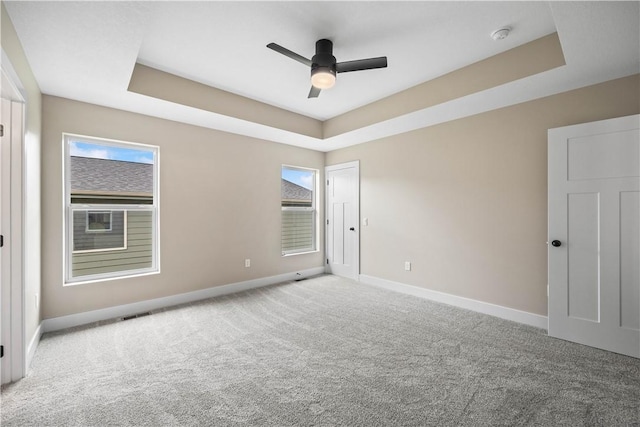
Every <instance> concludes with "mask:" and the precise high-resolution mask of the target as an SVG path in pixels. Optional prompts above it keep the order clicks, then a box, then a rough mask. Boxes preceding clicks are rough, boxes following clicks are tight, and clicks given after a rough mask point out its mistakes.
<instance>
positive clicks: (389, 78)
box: [4, 1, 640, 151]
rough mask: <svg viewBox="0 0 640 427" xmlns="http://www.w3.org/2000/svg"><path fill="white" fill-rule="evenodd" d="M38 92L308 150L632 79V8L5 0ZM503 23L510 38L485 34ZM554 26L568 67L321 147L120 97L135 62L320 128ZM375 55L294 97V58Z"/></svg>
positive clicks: (635, 25) (639, 41)
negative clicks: (324, 41)
mask: <svg viewBox="0 0 640 427" xmlns="http://www.w3.org/2000/svg"><path fill="white" fill-rule="evenodd" d="M4 3H5V5H6V8H7V11H8V12H9V15H10V17H11V19H12V21H13V24H14V26H15V28H16V31H17V33H18V36H19V38H20V40H21V42H22V44H23V47H24V50H25V53H26V55H27V58H28V60H29V63H30V65H31V68H32V70H33V72H34V74H35V77H36V79H37V81H38V83H39V85H40V89H41V91H42V92H43V93H45V94H49V95H55V96H60V97H65V98H70V99H75V100H79V101H84V102H89V103H93V104H97V105H104V106H108V107H113V108H119V109H123V110H128V111H133V112H139V113H143V114H148V115H151V116H157V117H163V118H168V119H171V120H177V121H183V122H186V123H191V124H195V125H199V126H205V127H210V128H215V129H221V130H224V131H229V132H234V133H240V134H244V135H249V136H255V137H258V138H262V139H269V140H273V141H276V142H283V143H289V144H293V145H298V146H303V147H307V148H312V149H317V150H321V151H329V150H332V149H336V148H340V147H344V146H348V145H352V144H356V143H360V142H364V141H368V140H371V139H376V138H379V137H382V136H386V135H392V134H396V133H400V132H405V131H407V130H411V129H415V128H419V127H423V126H428V125H432V124H436V123H440V122H443V121H446V120H451V119H455V118H458V117H463V116H465V115H470V114H476V113H478V112H482V111H487V110H490V109H493V108H499V107H501V106H505V105H510V104H513V103H518V102H523V101H527V100H530V99H535V98H538V97H541V96H547V95H551V94H554V93H558V92H562V91H566V90H570V89H574V88H578V87H582V86H585V85H589V84H595V83H599V82H602V81H606V80H611V79H614V78H618V77H623V76H626V75H630V74H635V73H638V72H640V30H639V27H640V8H639V4H640V3H639V2H637V1H633V2H622V3H614V2H422V1H410V2H395V1H394V2H363V1H351V2H345V1H342V2H298V1H293V2H284V1H283V2H246V1H238V2H217V1H208V2H205V1H202V2H179V1H178V2H172V1H161V2H130V1H118V2H92V1H84V2H11V1H6V2H4ZM502 26H511V27H512V28H513V31H512V33H511V35H510V36H509V37H508V38H507V39H505V40H502V41H497V42H496V41H493V40H492V39H491V38H490V34H491V32H492V31H493V30H495V29H497V28H500V27H502ZM554 31H557V32H558V34H559V37H560V41H561V44H562V47H563V51H564V54H565V58H566V61H567V65H566V66H565V67H561V68H559V69H555V70H551V71H548V72H545V73H541V74H538V75H535V76H532V77H529V78H526V79H521V80H518V81H515V82H512V83H509V84H506V85H503V86H500V87H497V88H493V89H490V90H487V91H483V92H480V93H477V94H474V95H470V96H468V97H464V98H460V99H457V100H453V101H450V102H448V103H445V104H441V105H437V106H434V107H431V108H427V109H425V110H421V111H418V112H415V113H412V114H409V115H406V116H402V117H398V118H396V119H393V120H389V121H387V122H384V123H381V124H377V125H373V126H369V127H366V128H362V129H358V130H356V131H353V132H349V133H347V134H343V135H339V136H337V137H334V138H330V139H325V140H322V139H316V138H311V137H307V136H302V135H297V134H292V133H291V132H287V131H283V130H279V129H274V128H270V127H268V126H265V125H260V124H255V123H248V122H246V121H242V120H239V119H234V118H231V117H226V116H222V115H219V114H215V113H211V112H206V111H201V110H197V109H195V108H191V107H185V106H182V105H178V104H174V103H170V102H167V101H162V100H157V99H153V98H150V97H145V96H143V95H139V94H136V93H131V92H128V91H127V86H128V84H129V79H130V77H131V72H132V70H133V66H134V64H135V63H136V62H139V63H142V64H144V65H149V66H151V67H154V68H157V69H160V70H163V71H167V72H170V73H173V74H177V75H179V76H182V77H186V78H189V79H192V80H196V81H198V82H201V83H204V84H207V85H210V86H213V87H216V88H219V89H223V90H226V91H229V92H233V93H235V94H238V95H242V96H245V97H249V98H253V99H256V100H258V101H261V102H264V103H267V104H271V105H274V106H277V107H280V108H284V109H287V110H290V111H293V112H296V113H301V114H304V115H306V116H309V117H313V118H316V119H319V120H326V119H329V118H331V117H334V116H336V115H339V114H342V113H345V112H347V111H350V110H352V109H355V108H357V107H360V106H362V105H366V104H368V103H371V102H373V101H375V100H378V99H381V98H384V97H386V96H389V95H391V94H394V93H396V92H399V91H401V90H404V89H407V88H410V87H412V86H415V85H417V84H419V83H422V82H425V81H428V80H431V79H433V78H435V77H438V76H440V75H443V74H446V73H447V72H450V71H453V70H456V69H459V68H461V67H463V66H465V65H469V64H471V63H474V62H477V61H478V60H481V59H485V58H487V57H490V56H493V55H495V54H497V53H500V52H503V51H505V50H508V49H511V48H513V47H516V46H519V45H521V44H524V43H526V42H529V41H532V40H534V39H537V38H539V37H541V36H544V35H547V34H549V33H552V32H554ZM320 38H329V39H331V40H332V41H333V42H334V55H335V56H336V58H337V60H338V61H339V62H340V61H348V60H353V59H361V58H368V57H375V56H383V55H384V56H387V57H388V61H389V67H388V68H386V69H380V70H368V71H361V72H354V73H345V74H340V75H339V76H338V81H337V83H336V86H335V87H334V88H332V89H330V90H325V91H323V92H322V94H321V95H320V97H319V98H317V99H307V93H308V91H309V86H310V84H309V70H308V68H306V67H305V66H303V65H302V64H300V63H298V62H295V61H293V60H291V59H289V58H287V57H285V56H282V55H280V54H278V53H276V52H274V51H272V50H270V49H267V48H266V45H267V44H268V43H269V42H276V43H278V44H280V45H282V46H284V47H286V48H288V49H290V50H293V51H294V52H297V53H299V54H301V55H302V56H305V57H308V58H310V57H311V56H313V54H314V48H315V41H316V40H318V39H320Z"/></svg>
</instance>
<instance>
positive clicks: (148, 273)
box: [63, 269, 160, 286]
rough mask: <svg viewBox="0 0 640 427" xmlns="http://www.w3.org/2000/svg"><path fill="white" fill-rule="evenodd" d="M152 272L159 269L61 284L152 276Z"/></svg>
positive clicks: (69, 284) (154, 272)
mask: <svg viewBox="0 0 640 427" xmlns="http://www.w3.org/2000/svg"><path fill="white" fill-rule="evenodd" d="M154 274H160V270H159V269H158V270H155V271H147V272H142V273H132V274H127V275H124V276H114V277H101V278H95V279H88V280H78V281H72V282H67V281H65V282H64V285H63V286H77V285H89V284H92V283H99V282H107V281H110V280H122V279H133V278H136V277H142V276H152V275H154Z"/></svg>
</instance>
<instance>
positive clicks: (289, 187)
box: [282, 178, 312, 202]
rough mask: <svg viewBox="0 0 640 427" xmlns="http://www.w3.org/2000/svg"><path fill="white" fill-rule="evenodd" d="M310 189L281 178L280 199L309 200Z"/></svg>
mask: <svg viewBox="0 0 640 427" xmlns="http://www.w3.org/2000/svg"><path fill="white" fill-rule="evenodd" d="M311 195H312V192H311V190H309V189H307V188H304V187H302V186H300V185H298V184H294V183H293V182H291V181H287V180H286V179H284V178H282V200H299V201H306V202H308V201H311Z"/></svg>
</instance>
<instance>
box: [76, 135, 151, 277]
mask: <svg viewBox="0 0 640 427" xmlns="http://www.w3.org/2000/svg"><path fill="white" fill-rule="evenodd" d="M64 144H65V164H64V177H65V236H66V238H65V248H66V251H65V283H66V284H77V283H81V282H90V281H96V280H103V279H113V278H118V277H127V276H132V275H139V274H148V273H155V272H158V271H159V261H158V159H159V152H158V147H155V146H149V145H142V144H134V143H125V142H119V141H110V140H104V139H99V138H89V137H84V136H82V137H81V136H75V135H64Z"/></svg>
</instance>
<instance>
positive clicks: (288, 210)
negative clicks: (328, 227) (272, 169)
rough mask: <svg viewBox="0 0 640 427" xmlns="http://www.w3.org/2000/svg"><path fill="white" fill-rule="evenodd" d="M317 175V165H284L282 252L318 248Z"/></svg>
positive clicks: (292, 252)
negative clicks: (303, 166) (312, 167)
mask: <svg viewBox="0 0 640 427" xmlns="http://www.w3.org/2000/svg"><path fill="white" fill-rule="evenodd" d="M317 177H318V171H317V170H315V169H305V168H299V167H293V166H282V181H281V185H282V187H281V206H282V255H292V254H298V253H304V252H313V251H315V250H316V249H317V247H316V241H317V229H318V226H317V221H318V215H317V212H316V192H317V191H316V186H317Z"/></svg>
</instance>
